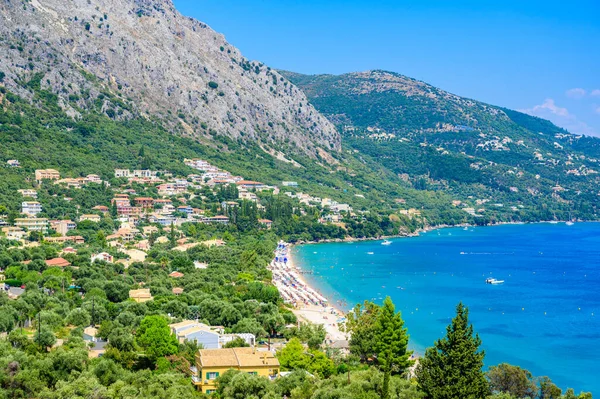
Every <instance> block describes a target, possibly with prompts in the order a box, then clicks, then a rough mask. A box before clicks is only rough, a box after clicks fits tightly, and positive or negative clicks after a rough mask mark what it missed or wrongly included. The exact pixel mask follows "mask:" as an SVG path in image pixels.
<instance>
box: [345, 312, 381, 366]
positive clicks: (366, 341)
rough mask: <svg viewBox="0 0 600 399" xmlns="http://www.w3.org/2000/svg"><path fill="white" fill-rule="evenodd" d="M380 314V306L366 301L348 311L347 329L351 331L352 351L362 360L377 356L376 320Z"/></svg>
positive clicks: (350, 343)
mask: <svg viewBox="0 0 600 399" xmlns="http://www.w3.org/2000/svg"><path fill="white" fill-rule="evenodd" d="M378 314H379V306H377V305H376V304H374V303H373V302H369V301H365V302H364V304H363V306H361V305H360V304H358V305H356V307H355V308H354V309H353V310H352V312H350V313H348V316H347V319H346V330H347V331H348V332H350V333H351V336H350V342H349V345H350V353H352V354H353V355H357V356H359V357H360V360H361V361H362V362H366V361H367V360H368V359H369V358H372V357H374V356H375V339H376V338H375V337H376V327H375V322H376V321H377V316H378Z"/></svg>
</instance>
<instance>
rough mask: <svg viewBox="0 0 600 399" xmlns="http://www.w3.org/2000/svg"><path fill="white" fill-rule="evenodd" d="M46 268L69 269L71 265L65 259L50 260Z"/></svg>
mask: <svg viewBox="0 0 600 399" xmlns="http://www.w3.org/2000/svg"><path fill="white" fill-rule="evenodd" d="M46 266H48V267H67V266H71V263H70V262H69V261H68V260H66V259H63V258H54V259H48V260H47V261H46Z"/></svg>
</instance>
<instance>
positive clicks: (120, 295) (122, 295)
mask: <svg viewBox="0 0 600 399" xmlns="http://www.w3.org/2000/svg"><path fill="white" fill-rule="evenodd" d="M104 292H105V293H106V298H107V299H108V300H109V301H111V302H115V303H118V302H123V301H124V300H126V299H127V298H129V285H127V284H125V283H124V282H122V281H119V280H114V281H109V282H108V283H106V285H105V286H104Z"/></svg>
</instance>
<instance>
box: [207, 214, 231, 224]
mask: <svg viewBox="0 0 600 399" xmlns="http://www.w3.org/2000/svg"><path fill="white" fill-rule="evenodd" d="M202 222H203V223H219V224H229V218H228V217H227V216H223V215H217V216H213V217H211V218H204V219H203V220H202Z"/></svg>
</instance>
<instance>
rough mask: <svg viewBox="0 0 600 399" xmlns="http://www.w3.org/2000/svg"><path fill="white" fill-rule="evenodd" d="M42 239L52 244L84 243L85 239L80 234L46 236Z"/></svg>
mask: <svg viewBox="0 0 600 399" xmlns="http://www.w3.org/2000/svg"><path fill="white" fill-rule="evenodd" d="M44 241H46V242H49V243H54V244H64V243H66V242H72V243H74V244H85V239H84V238H83V237H82V236H64V237H46V238H44Z"/></svg>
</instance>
